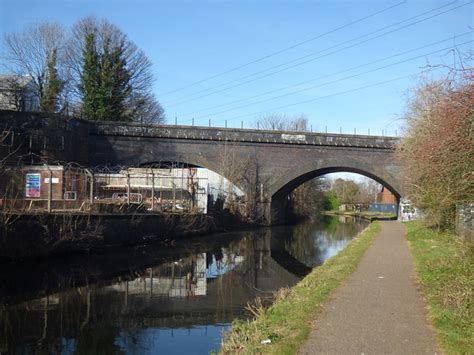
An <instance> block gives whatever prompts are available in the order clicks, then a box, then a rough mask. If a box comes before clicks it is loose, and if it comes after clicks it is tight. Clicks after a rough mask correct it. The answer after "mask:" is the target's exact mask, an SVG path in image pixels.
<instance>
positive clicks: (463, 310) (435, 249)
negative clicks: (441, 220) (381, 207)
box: [406, 222, 474, 354]
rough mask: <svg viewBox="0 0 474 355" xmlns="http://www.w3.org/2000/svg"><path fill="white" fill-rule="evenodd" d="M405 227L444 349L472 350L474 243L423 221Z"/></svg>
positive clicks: (473, 328)
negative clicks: (436, 230) (435, 229)
mask: <svg viewBox="0 0 474 355" xmlns="http://www.w3.org/2000/svg"><path fill="white" fill-rule="evenodd" d="M406 229H407V237H408V241H409V244H410V249H411V252H412V255H413V257H414V259H415V265H416V270H417V272H418V279H419V282H420V284H421V285H422V289H423V292H424V294H425V297H426V300H427V303H428V308H429V315H430V318H431V320H432V323H433V325H434V327H435V329H436V332H437V333H438V335H439V339H440V342H441V346H442V348H443V350H444V351H445V352H446V353H448V354H468V353H472V351H473V349H474V334H473V333H474V325H473V321H472V319H473V317H472V306H473V299H472V296H473V289H474V278H473V275H474V252H473V247H472V245H468V243H467V242H466V241H465V240H464V239H462V238H461V237H458V236H456V235H453V234H450V233H437V232H435V231H433V230H431V229H429V228H426V227H424V226H423V225H422V224H421V223H420V222H410V223H406Z"/></svg>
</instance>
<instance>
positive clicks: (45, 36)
mask: <svg viewBox="0 0 474 355" xmlns="http://www.w3.org/2000/svg"><path fill="white" fill-rule="evenodd" d="M65 40H66V35H65V30H64V28H63V27H62V26H61V25H59V24H57V23H39V24H35V25H32V26H30V27H28V28H27V29H26V30H24V31H23V32H19V33H8V34H6V35H5V36H4V38H3V43H4V47H5V50H4V52H3V53H2V54H1V57H2V59H3V60H4V63H5V64H4V66H5V69H6V70H8V71H9V72H10V73H14V74H15V75H16V76H18V77H22V76H25V75H28V76H29V77H30V78H31V79H32V82H33V85H32V86H31V88H30V90H31V91H32V94H33V95H34V96H35V97H36V100H37V101H38V102H40V101H41V99H42V98H43V96H44V90H45V87H46V84H47V80H48V60H49V58H51V55H52V54H53V52H54V51H56V53H57V69H58V73H59V76H60V77H62V78H67V70H66V68H65V66H64V61H63V58H64V56H63V51H64V43H65ZM61 101H62V106H64V97H63V99H62V100H61Z"/></svg>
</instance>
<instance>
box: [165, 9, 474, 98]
mask: <svg viewBox="0 0 474 355" xmlns="http://www.w3.org/2000/svg"><path fill="white" fill-rule="evenodd" d="M472 3H473V1H470V2H468V3H464V4H462V5H458V6H456V7H453V8H450V9H448V10H445V11H442V12H439V13H437V14H434V15H431V16H429V17H426V18H423V19H420V20H417V21H414V22H411V23H409V24H407V25H404V26H400V27H398V28H396V29H393V30H390V31H387V32H384V33H382V34H379V35H377V36H374V37H370V38H368V39H365V40H363V41H359V42H356V43H354V44H351V45H349V46H345V47H343V48H340V49H337V50H334V51H332V52H329V53H325V54H323V55H320V56H318V57H315V58H311V59H309V60H305V61H303V62H300V63H297V64H294V65H291V66H288V67H286V68H283V69H280V70H277V71H274V72H270V73H267V74H265V75H262V76H259V77H257V78H253V79H250V80H247V81H244V82H241V83H237V84H235V85H231V86H228V87H224V88H223V89H219V90H214V91H212V92H210V93H206V94H203V95H200V96H195V97H193V96H191V98H189V99H187V100H184V101H179V102H175V103H170V104H168V107H174V106H178V105H181V104H184V103H188V102H191V101H195V100H198V99H201V98H204V97H207V96H211V95H214V94H216V93H220V92H223V91H227V90H230V89H233V88H236V87H239V86H242V85H245V84H249V83H251V82H255V81H257V80H260V79H263V78H266V77H269V76H271V75H275V74H278V73H281V72H283V71H286V70H288V69H292V68H295V67H298V66H301V65H304V64H307V63H309V62H313V61H315V60H317V59H321V58H324V57H328V56H330V55H332V54H335V53H339V52H341V51H343V50H346V49H350V48H354V47H356V46H359V45H361V44H364V43H367V42H370V41H372V40H375V39H378V38H381V37H383V36H386V35H388V34H391V33H394V32H397V31H400V30H402V29H405V28H408V27H411V26H414V25H416V24H418V23H421V22H424V21H427V20H430V19H432V18H434V17H437V16H440V15H443V14H445V13H447V12H450V11H453V10H456V9H458V8H460V7H463V6H466V5H469V4H472ZM451 4H452V3H449V4H448V5H443V6H441V7H438V8H436V9H432V10H430V11H426V12H424V13H421V14H418V15H416V16H413V17H410V18H408V19H405V20H403V21H400V22H397V23H395V24H392V25H389V26H384V27H382V28H380V29H378V30H375V31H371V32H369V33H366V34H364V35H361V36H357V37H355V38H353V39H350V40H347V41H344V42H341V43H339V44H337V45H334V46H331V47H328V48H325V49H323V50H320V51H318V52H314V53H311V54H308V55H305V56H303V57H299V58H297V59H293V60H291V61H288V62H285V63H282V64H279V65H276V66H273V67H270V68H267V69H264V70H261V71H258V72H255V73H253V74H250V75H247V76H245V77H242V78H239V79H235V80H232V81H229V82H226V83H224V84H220V85H218V86H216V87H214V88H211V89H206V90H202V91H200V92H197V93H195V94H199V93H201V92H206V91H210V90H212V89H215V88H219V87H222V86H225V85H228V84H232V83H234V82H237V81H240V80H243V79H246V78H250V77H252V76H256V75H258V74H262V73H264V72H267V71H269V70H271V69H275V68H278V67H281V66H284V65H288V64H291V63H293V62H295V61H299V60H301V59H304V58H308V57H310V56H314V55H316V54H320V53H323V52H325V51H327V50H329V49H333V48H336V47H339V46H341V45H344V44H347V43H350V42H353V41H355V40H358V39H361V38H364V37H367V36H370V35H373V34H375V33H378V32H381V31H383V30H386V29H388V28H391V27H394V26H397V25H399V24H401V23H404V22H407V21H410V20H413V19H414V18H417V17H420V16H423V15H426V14H428V13H431V12H433V11H436V10H439V9H441V8H444V7H446V6H449V5H451ZM186 97H189V96H183V97H182V98H181V99H184V98H186Z"/></svg>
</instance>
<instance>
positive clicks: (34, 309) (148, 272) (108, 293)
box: [0, 232, 258, 353]
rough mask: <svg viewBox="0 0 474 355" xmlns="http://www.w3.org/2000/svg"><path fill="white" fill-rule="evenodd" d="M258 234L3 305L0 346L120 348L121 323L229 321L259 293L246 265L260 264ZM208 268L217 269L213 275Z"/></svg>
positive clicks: (136, 326)
mask: <svg viewBox="0 0 474 355" xmlns="http://www.w3.org/2000/svg"><path fill="white" fill-rule="evenodd" d="M257 234H258V233H257ZM257 239H258V238H256V237H255V233H252V232H249V233H248V235H245V236H244V237H243V238H240V239H238V240H235V241H233V242H230V243H229V244H228V245H227V246H226V247H222V246H213V247H210V249H209V251H207V252H201V253H197V254H194V255H191V256H189V257H183V258H180V259H177V260H175V261H172V262H166V263H163V264H161V265H158V266H155V267H152V268H146V269H143V270H141V271H131V272H129V273H126V274H124V275H122V276H120V277H118V278H115V279H113V280H109V281H106V282H98V283H97V284H94V285H90V286H85V287H78V288H72V289H69V290H66V291H63V292H58V293H54V294H51V295H49V296H46V297H41V298H37V299H34V300H31V301H26V302H23V303H20V304H18V305H15V306H7V305H0V336H1V338H0V352H2V353H3V352H4V351H5V352H6V351H7V350H10V351H11V350H12V349H15V348H16V352H20V353H24V352H31V353H35V352H41V351H44V352H45V353H61V351H62V350H64V349H63V346H64V341H63V340H64V339H71V340H72V341H73V343H72V344H70V346H72V348H73V349H75V350H76V351H77V353H119V348H117V346H116V345H114V344H115V340H116V339H117V337H120V332H121V330H122V329H127V332H129V333H131V334H132V336H133V334H135V333H139V332H140V331H141V329H143V328H144V327H145V328H146V327H148V326H151V325H154V326H156V327H163V326H164V327H171V328H173V327H174V326H176V325H177V324H180V327H183V326H184V327H185V326H192V325H194V324H214V323H216V322H218V323H219V322H224V323H226V322H230V321H231V320H232V319H233V318H235V317H236V316H237V314H239V313H241V312H242V311H243V306H244V305H245V304H246V303H247V302H248V301H249V300H251V299H253V298H254V297H256V295H257V291H256V290H255V289H254V287H253V280H254V275H253V273H252V270H248V268H252V267H255V264H256V262H255V260H256V259H257V257H256V256H255V251H254V247H255V245H254V244H255V241H256V240H257ZM245 258H247V259H248V260H245ZM200 267H201V269H200ZM210 268H212V269H213V270H215V275H213V277H211V278H208V275H207V270H209V269H210ZM203 270H206V271H204V272H203ZM224 274H225V277H223V275H224ZM206 279H207V281H206ZM200 280H201V281H200ZM199 282H201V285H204V289H203V290H201V291H200V290H199ZM206 284H207V285H206ZM206 293H210V295H209V294H208V295H207V296H210V297H207V296H206ZM204 296H206V297H204ZM145 324H146V325H145Z"/></svg>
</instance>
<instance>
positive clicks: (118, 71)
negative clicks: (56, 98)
mask: <svg viewBox="0 0 474 355" xmlns="http://www.w3.org/2000/svg"><path fill="white" fill-rule="evenodd" d="M110 44H111V41H110V39H109V38H105V39H104V40H103V42H102V49H101V52H100V53H99V52H98V51H97V49H96V45H95V38H94V35H93V34H88V35H86V44H85V49H84V51H83V63H84V67H83V72H82V78H81V83H82V85H81V92H82V94H83V113H84V116H85V117H86V118H87V119H91V120H95V121H127V120H129V119H130V117H128V116H127V109H126V104H125V103H126V100H127V98H128V97H129V96H130V94H131V86H130V74H129V72H128V70H127V63H126V61H125V59H124V46H123V43H121V44H120V45H118V46H116V47H114V48H111V45H110Z"/></svg>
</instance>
